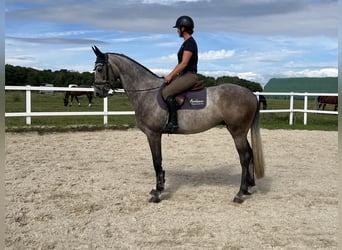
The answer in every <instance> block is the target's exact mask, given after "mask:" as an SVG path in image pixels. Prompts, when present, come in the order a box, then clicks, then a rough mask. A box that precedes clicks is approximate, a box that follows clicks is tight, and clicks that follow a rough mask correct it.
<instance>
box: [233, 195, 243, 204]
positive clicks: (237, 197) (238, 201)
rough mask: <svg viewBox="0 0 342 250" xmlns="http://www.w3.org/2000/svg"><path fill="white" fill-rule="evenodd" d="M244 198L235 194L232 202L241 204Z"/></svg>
mask: <svg viewBox="0 0 342 250" xmlns="http://www.w3.org/2000/svg"><path fill="white" fill-rule="evenodd" d="M243 201H244V200H243V199H242V197H239V196H235V197H234V200H233V202H235V203H238V204H241V203H242V202H243Z"/></svg>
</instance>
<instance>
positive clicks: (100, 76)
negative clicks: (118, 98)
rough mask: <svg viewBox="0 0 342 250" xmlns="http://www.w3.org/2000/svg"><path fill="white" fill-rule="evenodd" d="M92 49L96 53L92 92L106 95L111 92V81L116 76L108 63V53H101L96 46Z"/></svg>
mask: <svg viewBox="0 0 342 250" xmlns="http://www.w3.org/2000/svg"><path fill="white" fill-rule="evenodd" d="M92 49H93V51H94V53H95V55H96V62H95V68H94V71H95V81H94V94H95V96H98V97H102V98H103V97H107V96H109V95H110V93H111V92H113V90H112V89H113V85H112V83H114V81H115V80H116V79H115V78H116V76H115V74H114V71H113V69H112V67H111V66H110V65H109V63H108V55H107V54H104V53H102V52H101V51H100V50H99V49H98V48H97V47H96V46H94V47H92Z"/></svg>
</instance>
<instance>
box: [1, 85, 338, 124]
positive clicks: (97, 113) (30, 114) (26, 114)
mask: <svg viewBox="0 0 342 250" xmlns="http://www.w3.org/2000/svg"><path fill="white" fill-rule="evenodd" d="M5 90H14V91H23V90H24V91H26V111H25V112H11V113H5V117H26V124H27V125H31V117H35V116H79V115H82V116H84V115H90V116H92V115H95V116H103V124H105V125H106V124H108V116H109V115H134V111H108V98H104V99H103V111H83V112H32V111H31V91H49V92H51V91H52V92H53V91H64V92H65V91H70V88H68V87H42V86H40V87H34V86H29V85H27V86H5ZM72 91H87V92H93V91H94V90H93V88H72ZM255 95H257V96H259V95H264V96H290V105H289V109H272V110H260V112H261V113H289V115H290V116H289V124H290V125H293V118H294V113H296V112H298V113H304V125H306V124H307V115H308V113H319V114H333V115H337V114H338V112H337V111H323V110H315V109H311V110H310V109H308V97H309V96H338V94H333V93H294V92H290V93H271V92H255ZM295 96H304V107H303V109H294V97H295Z"/></svg>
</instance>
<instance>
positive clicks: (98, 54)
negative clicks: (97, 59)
mask: <svg viewBox="0 0 342 250" xmlns="http://www.w3.org/2000/svg"><path fill="white" fill-rule="evenodd" d="M91 48H92V49H93V51H94V53H95V55H96V56H101V55H103V53H102V52H101V50H99V48H98V47H96V46H95V45H94V46H93V47H91Z"/></svg>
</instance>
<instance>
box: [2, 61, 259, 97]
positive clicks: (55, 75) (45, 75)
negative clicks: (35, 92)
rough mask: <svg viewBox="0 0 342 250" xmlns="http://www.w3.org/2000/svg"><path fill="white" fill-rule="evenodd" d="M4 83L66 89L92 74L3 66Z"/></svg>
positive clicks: (211, 81)
mask: <svg viewBox="0 0 342 250" xmlns="http://www.w3.org/2000/svg"><path fill="white" fill-rule="evenodd" d="M198 78H199V80H203V81H204V85H205V86H206V87H209V86H215V85H219V84H221V83H233V84H237V85H241V86H244V87H247V88H249V89H250V90H252V91H260V92H261V91H262V90H263V89H262V87H261V85H260V84H259V83H256V82H252V81H248V80H245V79H241V78H239V77H236V76H222V77H218V78H214V77H210V76H204V75H201V74H198ZM5 82H6V85H8V86H23V85H31V86H40V85H44V84H47V83H48V84H53V85H54V86H55V87H67V86H68V85H69V84H77V85H92V83H93V82H94V73H91V72H82V73H80V72H76V71H69V70H66V69H61V70H56V71H52V70H50V69H48V70H38V69H34V68H28V67H21V66H13V65H10V64H6V65H5ZM114 87H115V88H122V85H121V83H120V81H117V82H116V83H115V85H114Z"/></svg>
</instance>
